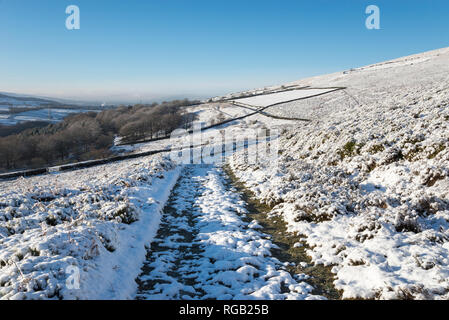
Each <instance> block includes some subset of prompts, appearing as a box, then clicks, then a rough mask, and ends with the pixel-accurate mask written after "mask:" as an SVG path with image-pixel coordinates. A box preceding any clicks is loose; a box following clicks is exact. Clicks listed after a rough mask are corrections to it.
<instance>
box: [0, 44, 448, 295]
mask: <svg viewBox="0 0 449 320" xmlns="http://www.w3.org/2000/svg"><path fill="white" fill-rule="evenodd" d="M288 86H296V87H302V88H304V87H309V89H301V90H291V91H286V92H280V91H279V90H282V87H280V86H273V87H270V88H263V89H257V90H252V91H248V92H245V93H238V94H231V95H228V96H227V98H233V99H237V100H241V101H240V102H244V103H245V104H250V105H252V106H254V107H263V106H268V105H272V104H275V103H276V104H277V103H280V104H279V105H275V106H273V107H269V108H268V109H267V112H269V113H270V114H273V115H275V116H280V117H292V118H298V117H300V118H308V119H310V120H311V121H310V122H297V121H292V120H281V119H274V118H272V117H270V116H269V115H267V114H256V115H253V116H251V117H248V118H244V119H240V120H236V121H232V122H230V123H228V124H226V125H223V126H220V127H217V128H212V129H209V130H207V131H203V132H200V133H195V135H194V137H193V139H194V140H195V141H197V142H200V144H207V143H209V145H214V144H216V143H217V141H216V140H214V139H215V138H216V137H217V136H218V135H221V134H222V133H223V134H227V135H230V136H232V137H234V138H235V139H236V141H242V140H243V139H245V138H248V137H249V136H251V135H252V133H254V130H259V129H264V128H270V129H273V128H278V129H279V130H280V132H281V137H280V139H278V140H277V141H276V142H279V143H280V150H279V158H278V159H277V161H273V159H269V160H267V159H264V158H261V159H259V162H258V163H257V164H253V163H248V158H247V157H245V153H246V154H255V153H256V148H258V147H259V146H256V145H254V144H252V143H248V149H247V150H245V151H241V150H237V152H235V153H234V154H232V155H230V156H229V158H228V159H227V162H228V164H229V166H230V168H231V169H232V171H233V173H234V174H235V175H236V177H237V178H238V179H239V180H240V181H242V182H243V183H244V184H245V186H246V187H247V188H248V189H250V190H251V191H252V192H253V193H254V195H255V196H256V197H257V198H258V200H260V201H261V202H263V203H265V204H267V205H268V206H269V207H270V208H271V211H270V213H269V215H270V216H272V217H281V218H282V219H283V220H284V221H285V223H286V224H287V227H288V231H289V232H291V233H292V234H293V233H294V234H295V235H297V236H298V239H297V241H298V242H297V243H296V244H294V247H297V248H299V247H300V246H301V245H303V246H304V248H305V250H306V253H307V254H308V255H309V256H310V258H311V263H312V264H323V265H326V266H329V267H330V268H332V272H333V274H334V276H335V281H334V286H335V288H336V289H338V290H341V291H342V295H343V298H364V299H396V298H400V299H401V298H413V299H448V298H449V280H448V279H449V168H448V165H447V164H448V163H449V162H448V161H449V142H448V141H449V130H448V125H449V48H445V49H440V50H436V51H431V52H426V53H422V54H418V55H414V56H410V57H405V58H400V59H396V60H393V61H387V62H383V63H378V64H375V65H372V66H366V67H362V68H356V69H351V70H347V71H344V72H338V73H334V74H330V75H324V76H319V77H313V78H309V79H303V80H300V81H296V82H294V83H291V84H288V85H287V86H286V87H288ZM330 87H346V88H347V89H344V90H338V91H335V92H327V93H326V94H324V95H320V96H316V97H312V98H309V99H306V100H298V101H294V102H286V101H290V100H293V99H299V98H301V97H303V96H310V95H311V93H313V92H315V91H311V90H321V89H310V88H330ZM323 90H324V89H323ZM326 90H328V89H326ZM322 92H323V91H319V92H318V91H316V92H315V94H318V93H322ZM260 93H268V94H266V95H258V96H253V97H250V98H241V99H239V97H240V96H241V95H248V94H249V95H251V94H260ZM222 99H223V97H217V98H214V99H212V100H213V101H218V102H216V103H207V104H202V105H200V106H196V107H193V108H191V109H189V111H192V112H196V113H197V115H198V121H200V122H202V123H203V124H205V125H208V124H211V123H212V122H213V121H216V119H217V118H225V119H229V118H232V117H238V116H241V115H245V114H248V113H251V112H252V110H251V109H248V108H245V107H240V106H236V105H232V104H230V103H225V102H222ZM220 101H221V102H220ZM180 143H182V139H181V138H175V139H172V140H161V141H156V142H152V143H145V144H139V145H135V146H133V147H128V148H127V150H134V151H147V150H156V149H167V150H168V149H170V148H171V147H173V146H175V147H178V146H179V144H180ZM178 177H180V178H179V180H178ZM176 183H178V184H177V187H174V185H175V184H176ZM171 190H173V192H172V193H171V196H170V192H171ZM169 196H170V197H169ZM165 205H167V207H165ZM164 207H165V210H164V211H163V208H164ZM167 208H171V209H172V210H173V211H172V213H173V214H167ZM245 210H246V209H245V203H244V202H243V201H242V200H241V198H240V196H239V194H238V193H237V192H236V191H235V189H233V188H232V187H230V186H228V185H227V184H226V181H225V177H224V175H223V172H222V169H221V168H220V167H219V166H215V165H210V166H204V165H203V166H193V167H190V166H188V167H187V168H184V166H183V165H177V164H176V163H174V162H173V161H172V160H171V159H170V158H169V154H168V153H167V154H164V155H155V156H150V157H145V158H141V159H136V160H129V161H122V162H117V163H113V164H108V165H103V166H98V167H93V168H89V169H82V170H77V171H73V172H66V173H59V172H58V173H54V174H50V175H44V176H36V177H32V178H26V179H17V180H12V181H2V182H0V259H1V260H0V298H2V299H59V298H63V299H76V298H79V299H130V298H136V297H137V298H142V299H143V298H145V299H155V298H162V299H171V298H183V299H203V298H217V299H225V298H241V299H254V298H256V299H315V298H321V297H317V296H313V295H312V294H311V290H312V288H311V287H310V285H309V284H307V283H306V282H304V281H307V279H308V278H309V276H306V275H304V274H299V275H293V276H292V275H290V274H289V273H288V272H287V271H286V270H285V268H286V266H285V265H284V264H283V263H281V262H279V261H278V260H276V259H275V258H274V257H272V256H271V254H270V250H271V249H273V247H274V244H273V243H272V242H271V241H270V239H269V237H267V236H266V235H265V234H264V233H263V229H262V228H261V226H260V225H259V224H258V223H257V222H255V221H247V220H246V219H244V215H245ZM161 219H162V222H161ZM164 232H165V233H164ZM186 235H189V236H190V237H191V239H190V240H191V241H190V240H189V238H188V237H187V238H186ZM145 246H146V247H147V249H145ZM189 255H190V256H189ZM180 262H183V264H180ZM308 262H310V261H308ZM308 262H307V263H306V262H301V263H299V265H301V266H303V267H307V265H308ZM287 264H288V262H287ZM69 266H75V267H78V268H79V270H80V289H77V290H76V289H69V288H68V286H67V285H66V281H67V278H68V273H67V270H68V269H67V267H69ZM142 266H143V268H142ZM170 270H175V271H176V272H175V273H170V272H168V271H170ZM180 275H182V276H180ZM189 276H190V277H189ZM136 278H138V279H140V285H139V286H138V285H137V283H136V282H135V279H136ZM149 280H152V281H153V282H152V281H149ZM154 280H157V281H155V282H154ZM151 283H153V284H154V283H156V284H155V285H152V284H151ZM285 287H287V288H288V290H284V289H285Z"/></svg>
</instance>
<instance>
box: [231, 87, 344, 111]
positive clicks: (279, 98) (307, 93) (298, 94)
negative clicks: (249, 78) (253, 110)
mask: <svg viewBox="0 0 449 320" xmlns="http://www.w3.org/2000/svg"><path fill="white" fill-rule="evenodd" d="M332 90H335V89H307V88H305V89H300V90H289V91H284V92H277V93H271V94H264V95H257V96H254V97H250V98H243V99H235V100H234V101H235V102H239V103H243V104H248V105H251V106H256V107H267V106H270V105H272V104H276V103H282V102H287V101H291V100H295V99H301V98H306V97H311V96H315V95H318V94H323V93H326V92H330V91H332Z"/></svg>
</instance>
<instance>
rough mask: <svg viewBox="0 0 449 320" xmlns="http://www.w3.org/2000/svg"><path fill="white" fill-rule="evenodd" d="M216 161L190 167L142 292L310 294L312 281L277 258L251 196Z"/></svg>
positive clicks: (171, 295) (155, 295)
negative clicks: (248, 201) (252, 210)
mask: <svg viewBox="0 0 449 320" xmlns="http://www.w3.org/2000/svg"><path fill="white" fill-rule="evenodd" d="M224 179H225V177H224V172H223V170H222V169H221V168H218V167H214V166H206V165H202V166H199V165H197V166H186V167H185V169H184V171H183V173H182V175H181V177H180V179H179V180H178V183H177V185H176V186H175V188H174V190H173V192H172V195H171V197H170V199H169V202H168V204H167V206H166V207H165V209H164V216H163V220H162V223H161V226H160V229H159V231H158V235H157V237H156V239H155V241H154V242H153V243H152V245H151V248H149V249H148V254H147V261H146V262H145V264H144V266H143V268H142V273H141V275H140V276H139V278H138V279H137V280H136V281H137V283H138V285H139V290H138V294H137V297H136V298H137V299H306V298H318V297H317V296H313V295H311V293H310V292H311V291H312V289H313V288H312V287H311V286H310V285H309V284H307V283H305V282H302V281H301V280H300V279H301V275H299V276H298V277H297V278H296V277H295V278H296V279H295V278H293V277H292V276H291V274H290V273H289V272H288V271H286V268H285V267H284V265H283V264H282V263H281V262H280V261H279V260H278V259H276V258H274V257H272V255H271V250H273V249H276V246H275V245H274V244H273V243H272V242H271V241H270V240H269V237H268V236H267V235H265V234H263V233H261V232H260V231H258V229H259V228H260V226H259V225H258V224H257V223H256V222H255V221H251V222H247V221H248V219H247V217H246V215H245V212H246V209H245V203H244V202H243V201H242V200H241V198H240V195H239V194H238V193H237V191H236V189H234V188H232V187H229V186H228V185H227V184H226V183H225V180H224Z"/></svg>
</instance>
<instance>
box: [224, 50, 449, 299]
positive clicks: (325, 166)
mask: <svg viewBox="0 0 449 320" xmlns="http://www.w3.org/2000/svg"><path fill="white" fill-rule="evenodd" d="M448 74H449V50H448V49H442V50H438V51H433V52H429V53H426V54H421V55H416V56H411V57H407V58H403V59H398V60H395V61H391V62H387V63H383V64H378V65H373V66H368V67H365V68H360V69H355V70H351V71H348V72H344V73H338V74H332V75H328V76H322V77H316V78H312V79H307V80H303V81H301V82H298V83H297V84H302V85H312V86H320V85H321V86H323V85H333V86H346V87H348V89H347V90H345V91H339V92H336V93H333V94H331V95H324V96H322V97H318V98H313V99H310V100H306V101H301V102H297V103H289V104H285V105H281V106H278V107H275V108H272V109H269V110H267V112H271V113H273V114H278V115H282V116H299V115H300V116H304V115H305V114H306V115H307V116H308V117H310V118H311V119H312V120H313V121H312V122H310V123H307V124H301V125H298V126H297V127H296V128H294V129H293V130H286V131H285V132H284V135H283V137H282V138H281V151H280V159H279V166H277V167H273V166H270V163H265V164H263V165H260V166H258V167H254V166H247V165H246V163H245V162H244V161H242V158H241V157H239V155H238V154H236V155H234V157H233V159H232V161H231V164H232V168H233V169H234V170H235V172H236V174H237V176H238V177H239V178H240V179H241V180H243V181H244V182H245V183H246V185H247V186H248V187H249V188H250V189H251V190H252V191H254V192H255V193H256V194H257V195H258V197H260V199H262V200H263V201H264V202H265V203H267V204H268V205H270V206H271V207H272V211H271V214H272V215H278V216H281V217H282V218H283V219H284V220H285V221H286V222H287V223H288V226H289V230H290V231H291V232H292V234H293V233H294V234H297V235H298V236H299V237H303V238H304V239H305V240H306V241H307V243H308V245H309V246H310V248H311V249H310V250H309V251H308V254H309V255H310V256H311V257H312V259H313V261H314V262H315V263H317V264H325V265H330V266H333V269H332V270H333V272H334V273H335V275H336V281H335V286H336V288H337V289H341V290H343V298H367V299H368V298H384V299H391V298H421V299H427V298H442V299H447V298H448V297H449V280H448V279H449V242H448V240H449V231H448V227H449V199H448V196H449V168H448V163H449V142H448V141H449V77H448Z"/></svg>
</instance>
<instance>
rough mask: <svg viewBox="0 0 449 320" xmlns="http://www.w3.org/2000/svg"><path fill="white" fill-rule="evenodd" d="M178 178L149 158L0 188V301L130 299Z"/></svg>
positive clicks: (167, 164) (161, 160) (163, 162)
mask: <svg viewBox="0 0 449 320" xmlns="http://www.w3.org/2000/svg"><path fill="white" fill-rule="evenodd" d="M179 172H180V168H179V167H176V166H174V165H173V163H172V162H171V161H170V160H169V159H167V158H166V157H163V156H153V157H147V158H142V159H138V160H130V161H123V162H120V163H115V164H110V165H105V166H100V167H95V168H90V169H85V170H79V171H74V172H68V173H60V174H51V175H46V176H41V177H32V178H27V179H18V180H15V181H10V182H1V183H0V190H1V192H0V298H1V299H127V298H130V297H132V295H133V294H134V293H135V291H136V290H137V284H136V283H135V278H136V277H137V276H138V274H139V272H140V267H141V264H142V263H143V261H144V259H145V248H144V245H148V244H149V243H150V242H151V240H152V238H153V237H154V235H155V234H156V231H157V229H158V226H159V221H160V215H161V210H162V208H163V206H164V204H165V201H166V200H167V198H168V196H169V194H170V190H171V188H172V187H173V185H174V184H175V182H176V180H177V177H178V175H179ZM74 267H76V268H78V271H79V275H80V279H79V283H80V286H79V288H73V287H72V288H71V287H68V286H67V285H66V284H67V281H68V280H69V279H70V275H72V273H73V268H74ZM71 268H72V269H71Z"/></svg>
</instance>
